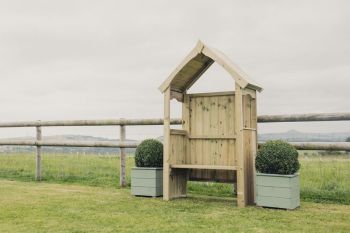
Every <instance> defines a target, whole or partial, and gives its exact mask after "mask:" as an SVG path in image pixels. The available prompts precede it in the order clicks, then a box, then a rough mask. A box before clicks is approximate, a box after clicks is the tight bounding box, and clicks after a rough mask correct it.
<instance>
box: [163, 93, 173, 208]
mask: <svg viewBox="0 0 350 233" xmlns="http://www.w3.org/2000/svg"><path fill="white" fill-rule="evenodd" d="M163 138H164V145H163V146H164V148H163V151H164V152H163V200H166V201H168V200H170V196H171V195H172V194H171V193H170V185H169V182H170V165H169V148H170V87H168V89H166V90H165V92H164V135H163Z"/></svg>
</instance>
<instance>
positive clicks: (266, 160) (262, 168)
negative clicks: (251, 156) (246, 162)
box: [255, 140, 300, 175]
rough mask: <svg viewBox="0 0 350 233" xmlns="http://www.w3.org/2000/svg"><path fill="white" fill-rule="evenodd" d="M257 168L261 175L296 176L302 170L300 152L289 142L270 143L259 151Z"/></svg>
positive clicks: (256, 161)
mask: <svg viewBox="0 0 350 233" xmlns="http://www.w3.org/2000/svg"><path fill="white" fill-rule="evenodd" d="M255 168H256V170H257V171H258V172H261V173H268V174H283V175H291V174H294V173H296V172H297V171H298V170H299V168H300V164H299V161H298V151H297V150H296V149H295V148H294V147H293V146H292V145H290V144H289V143H287V142H284V141H281V140H277V141H268V142H266V143H265V144H263V145H262V146H261V148H260V149H259V151H258V154H257V156H256V159H255Z"/></svg>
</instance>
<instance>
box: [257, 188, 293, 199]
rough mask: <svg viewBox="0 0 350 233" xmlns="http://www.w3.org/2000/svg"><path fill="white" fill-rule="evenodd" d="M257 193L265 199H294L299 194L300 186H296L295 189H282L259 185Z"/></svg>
mask: <svg viewBox="0 0 350 233" xmlns="http://www.w3.org/2000/svg"><path fill="white" fill-rule="evenodd" d="M256 192H257V195H259V196H264V197H281V198H293V197H295V196H296V195H298V194H299V186H294V187H293V188H286V187H281V188H280V187H269V186H260V185H258V186H257V189H256Z"/></svg>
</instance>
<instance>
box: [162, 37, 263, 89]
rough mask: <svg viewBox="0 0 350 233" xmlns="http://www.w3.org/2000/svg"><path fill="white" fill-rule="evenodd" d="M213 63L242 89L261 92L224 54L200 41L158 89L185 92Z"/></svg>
mask: <svg viewBox="0 0 350 233" xmlns="http://www.w3.org/2000/svg"><path fill="white" fill-rule="evenodd" d="M214 62H217V63H218V64H220V65H221V66H222V67H223V68H224V69H225V70H226V71H227V72H228V73H229V74H230V75H231V76H232V78H234V80H235V81H236V83H238V85H239V86H241V87H242V88H246V87H248V88H250V89H254V90H257V91H259V92H260V91H262V88H261V87H260V86H259V85H258V84H256V83H255V82H254V81H252V80H250V79H249V78H248V75H247V74H246V73H244V72H243V71H242V70H241V69H240V68H239V67H238V66H237V65H235V64H234V63H233V62H232V61H231V60H230V59H229V58H228V57H226V55H225V54H223V53H221V52H220V51H218V50H216V49H214V48H210V47H208V46H207V45H205V44H203V43H202V42H201V41H198V43H197V45H196V47H195V48H194V49H193V50H192V51H191V52H190V53H189V54H188V55H187V56H186V58H185V59H184V60H183V61H182V62H181V63H180V65H179V66H178V67H176V69H175V70H174V71H173V72H172V73H171V74H170V75H169V77H168V78H167V79H166V80H165V81H164V82H163V84H162V85H161V86H160V87H159V90H160V91H161V92H164V91H165V90H166V89H167V88H168V87H169V86H170V88H171V90H175V91H179V92H184V91H186V90H187V89H189V88H190V87H191V86H192V85H193V84H194V83H195V82H196V81H197V80H198V79H199V78H200V77H201V76H202V74H203V73H204V72H205V71H206V70H207V69H208V68H209V67H210V66H211V65H212V64H213V63H214Z"/></svg>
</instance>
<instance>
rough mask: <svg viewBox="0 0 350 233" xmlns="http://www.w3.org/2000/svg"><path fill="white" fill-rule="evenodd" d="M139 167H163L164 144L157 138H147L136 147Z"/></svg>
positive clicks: (136, 158) (136, 161) (136, 159)
mask: <svg viewBox="0 0 350 233" xmlns="http://www.w3.org/2000/svg"><path fill="white" fill-rule="evenodd" d="M135 163H136V166H137V167H163V144H162V143H161V142H160V141H157V140H155V139H146V140H144V141H142V142H141V144H140V145H138V147H137V148H136V152H135Z"/></svg>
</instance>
